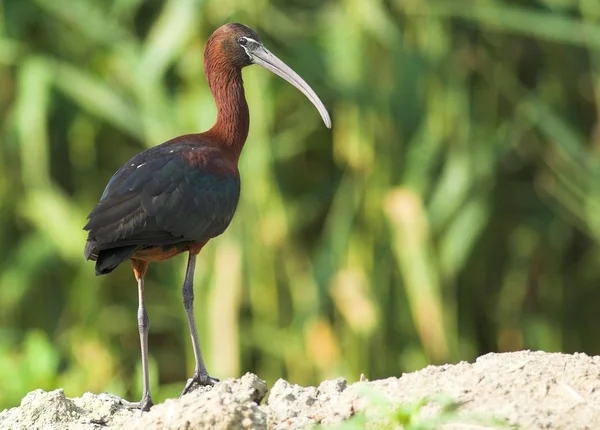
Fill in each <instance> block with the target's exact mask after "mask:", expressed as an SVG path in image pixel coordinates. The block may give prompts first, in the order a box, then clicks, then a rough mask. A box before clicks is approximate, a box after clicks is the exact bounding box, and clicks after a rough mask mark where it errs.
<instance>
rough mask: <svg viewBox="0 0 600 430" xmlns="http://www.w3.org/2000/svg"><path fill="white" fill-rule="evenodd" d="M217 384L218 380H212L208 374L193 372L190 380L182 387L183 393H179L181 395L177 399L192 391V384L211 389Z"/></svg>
mask: <svg viewBox="0 0 600 430" xmlns="http://www.w3.org/2000/svg"><path fill="white" fill-rule="evenodd" d="M217 382H219V380H218V379H217V378H213V377H212V376H209V375H208V373H205V374H200V373H198V372H195V373H194V376H192V377H191V378H190V379H188V380H187V382H186V384H185V387H183V391H182V392H181V395H180V396H179V398H181V396H184V395H186V394H187V393H189V392H190V390H191V389H192V386H193V385H194V383H196V384H198V385H200V386H203V387H212V386H213V385H215V384H216V383H217Z"/></svg>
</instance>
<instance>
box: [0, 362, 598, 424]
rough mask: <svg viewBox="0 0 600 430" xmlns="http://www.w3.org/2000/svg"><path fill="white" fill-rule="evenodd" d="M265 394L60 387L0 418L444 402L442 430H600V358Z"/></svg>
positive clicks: (316, 415)
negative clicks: (129, 393) (139, 397)
mask: <svg viewBox="0 0 600 430" xmlns="http://www.w3.org/2000/svg"><path fill="white" fill-rule="evenodd" d="M266 395H267V386H266V384H265V383H264V382H263V381H261V380H260V379H258V378H257V377H256V376H255V375H252V374H247V375H245V376H244V377H242V378H241V379H230V380H227V381H224V382H221V383H219V384H217V385H216V386H215V387H213V388H199V389H198V390H196V391H194V392H192V393H190V394H188V395H187V396H184V397H183V398H182V399H180V400H167V401H166V402H165V403H163V404H160V405H156V406H154V407H153V408H152V410H151V411H150V412H148V413H145V414H141V413H140V412H139V411H130V410H128V409H126V408H124V407H123V406H122V405H121V404H120V403H119V401H118V400H117V399H116V398H114V397H113V396H111V395H109V394H100V395H94V394H90V393H86V394H84V395H83V396H82V397H80V398H76V399H68V398H66V397H65V395H64V393H63V391H62V390H55V391H52V392H44V391H42V390H36V391H33V392H31V393H29V394H28V395H27V396H26V397H25V398H24V399H23V400H22V402H21V406H19V407H17V408H13V409H10V410H5V411H3V412H1V413H0V428H2V429H15V430H17V429H18V430H20V429H52V430H64V429H78V430H79V429H121V428H127V429H128V430H133V429H182V430H183V429H188V430H190V429H209V428H210V429H238V428H256V429H267V428H269V429H296V428H304V427H306V426H310V425H314V424H336V423H339V422H341V421H344V420H347V419H349V418H351V417H353V416H354V415H357V414H359V413H360V412H361V411H365V412H366V413H365V416H366V419H367V421H372V420H377V419H380V417H381V416H382V414H384V412H382V411H384V410H385V409H386V407H387V408H388V409H391V410H394V409H397V408H398V407H399V406H405V407H406V406H410V405H415V404H416V403H418V402H420V401H422V400H423V399H424V398H426V397H427V398H429V397H431V396H433V398H437V397H440V396H442V397H445V398H447V399H451V400H452V401H453V402H454V403H455V409H453V410H452V412H450V414H449V417H450V419H449V421H448V423H446V424H444V425H443V426H442V428H448V429H449V428H451V429H463V428H464V429H474V428H477V429H483V428H494V423H495V424H500V427H513V426H520V427H521V428H524V429H570V430H573V429H600V357H588V356H587V355H585V354H574V355H567V354H548V353H544V352H529V351H522V352H515V353H506V354H488V355H485V356H483V357H480V358H479V359H477V361H476V362H475V363H473V364H470V363H466V362H462V363H459V364H456V365H445V366H429V367H427V368H425V369H423V370H421V371H418V372H414V373H409V374H404V375H402V377H400V378H389V379H385V380H379V381H370V382H358V383H355V384H351V385H347V384H346V381H345V380H343V379H337V380H333V381H325V382H323V383H322V384H321V385H320V386H319V387H317V388H315V387H300V386H297V385H291V384H289V383H288V382H286V381H283V380H279V381H277V383H276V384H275V385H274V386H273V387H272V388H271V390H270V392H269V395H268V397H266ZM382 403H383V406H382ZM375 405H378V406H375ZM386 405H387V406H386ZM443 410H445V409H444V408H443V407H441V406H440V403H439V402H438V401H437V400H435V401H432V402H430V403H429V404H427V405H426V406H424V407H423V408H421V409H420V412H419V413H418V415H419V416H420V417H422V418H423V419H433V420H435V421H434V422H437V423H438V424H439V425H441V423H442V422H443V421H442V420H443V415H442V418H439V417H440V415H439V414H440V413H443ZM354 419H357V418H354Z"/></svg>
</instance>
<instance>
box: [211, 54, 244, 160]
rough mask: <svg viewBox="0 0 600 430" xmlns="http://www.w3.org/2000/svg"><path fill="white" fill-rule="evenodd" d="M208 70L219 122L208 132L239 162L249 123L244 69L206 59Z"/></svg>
mask: <svg viewBox="0 0 600 430" xmlns="http://www.w3.org/2000/svg"><path fill="white" fill-rule="evenodd" d="M205 71H206V78H207V79H208V85H209V87H210V91H211V93H212V95H213V97H214V99H215V102H216V104H217V121H216V122H215V125H214V126H213V127H212V128H211V129H210V130H209V131H208V133H209V134H210V135H212V136H213V137H214V138H216V140H217V141H218V142H219V144H220V146H223V147H225V148H226V149H228V150H229V151H231V153H232V155H233V156H234V158H235V159H236V161H237V159H238V158H239V155H240V152H241V151H242V148H243V146H244V143H245V142H246V138H247V137H248V128H249V126H250V114H249V112H248V104H247V103H246V97H245V95H244V83H243V81H242V71H241V70H240V68H238V67H231V66H229V65H227V64H224V63H222V62H219V61H206V62H205Z"/></svg>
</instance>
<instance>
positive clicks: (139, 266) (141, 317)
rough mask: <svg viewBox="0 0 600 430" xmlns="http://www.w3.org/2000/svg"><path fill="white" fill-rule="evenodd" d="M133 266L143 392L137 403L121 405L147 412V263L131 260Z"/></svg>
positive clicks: (148, 325) (148, 385) (149, 406)
mask: <svg viewBox="0 0 600 430" xmlns="http://www.w3.org/2000/svg"><path fill="white" fill-rule="evenodd" d="M131 265H132V266H133V273H134V275H135V279H136V280H137V282H138V300H139V306H138V314H137V317H138V329H139V332H140V346H141V348H142V374H143V377H144V391H143V394H142V400H140V401H139V402H128V401H126V400H123V399H121V400H122V402H123V404H124V405H125V406H127V407H129V408H132V409H141V410H142V411H148V410H150V408H151V407H152V406H153V405H154V403H152V397H151V396H150V377H149V372H148V331H149V330H150V320H149V319H148V313H147V312H146V305H145V304H144V275H145V274H146V269H147V268H148V263H147V262H146V261H142V260H134V259H132V260H131Z"/></svg>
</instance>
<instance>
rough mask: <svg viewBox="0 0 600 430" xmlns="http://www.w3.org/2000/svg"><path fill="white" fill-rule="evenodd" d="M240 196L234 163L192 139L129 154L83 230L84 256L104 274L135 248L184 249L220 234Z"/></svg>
mask: <svg viewBox="0 0 600 430" xmlns="http://www.w3.org/2000/svg"><path fill="white" fill-rule="evenodd" d="M239 197H240V177H239V172H238V169H237V166H236V165H235V164H234V163H233V162H231V161H230V160H228V159H227V157H226V155H225V154H223V152H222V151H221V150H220V149H219V148H217V147H214V146H207V145H206V144H203V143H202V141H198V137H197V136H194V135H192V136H184V137H180V138H177V139H174V140H173V141H169V142H166V143H163V144H162V145H159V146H156V147H154V148H151V149H148V150H146V151H144V152H142V153H140V154H138V155H136V156H135V157H133V158H132V159H131V160H129V161H128V162H127V163H126V164H125V165H124V166H123V167H121V168H120V169H119V170H118V171H117V173H115V174H114V176H113V177H112V178H111V180H110V181H109V182H108V185H107V186H106V189H105V190H104V193H103V194H102V197H101V199H100V202H99V203H98V205H97V206H96V207H95V208H94V210H93V211H92V212H91V213H90V215H89V217H88V219H89V221H88V223H87V225H86V226H85V227H84V229H85V230H87V231H88V232H89V238H88V242H87V244H86V248H85V256H86V258H87V259H89V260H95V261H96V274H98V275H103V274H106V273H110V272H111V271H112V270H113V269H115V268H116V267H117V266H118V265H119V264H120V263H122V262H123V261H125V260H127V259H129V258H131V257H133V258H135V257H136V253H138V252H139V251H145V252H146V254H148V253H147V251H148V250H149V249H152V248H159V250H160V252H159V253H157V254H156V255H159V254H160V253H161V252H164V253H169V251H171V250H173V249H175V250H177V251H178V252H182V251H185V250H188V249H189V247H190V246H191V245H193V244H196V243H205V242H207V241H208V240H209V239H212V238H213V237H216V236H218V235H220V234H221V233H223V232H224V231H225V229H226V228H227V226H229V223H230V222H231V219H232V218H233V214H234V213H235V209H236V207H237V204H238V200H239ZM159 250H157V251H159ZM139 257H140V259H142V260H151V259H149V258H144V257H143V254H142V255H140V256H139Z"/></svg>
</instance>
